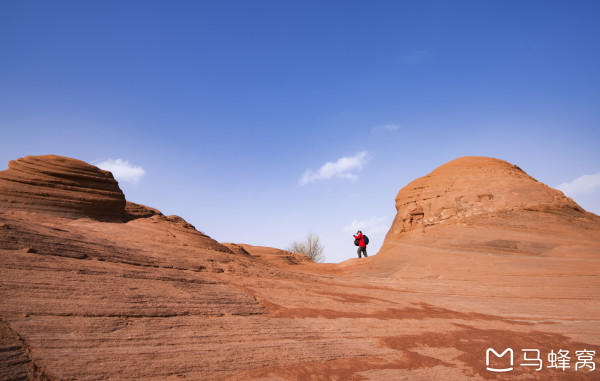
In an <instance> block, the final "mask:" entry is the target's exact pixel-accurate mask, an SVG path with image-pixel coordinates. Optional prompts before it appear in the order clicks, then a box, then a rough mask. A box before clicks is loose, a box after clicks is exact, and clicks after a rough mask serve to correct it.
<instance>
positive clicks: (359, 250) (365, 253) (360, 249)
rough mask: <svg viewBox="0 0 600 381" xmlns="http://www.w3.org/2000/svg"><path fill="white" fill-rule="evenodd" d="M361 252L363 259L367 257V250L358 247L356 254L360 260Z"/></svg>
mask: <svg viewBox="0 0 600 381" xmlns="http://www.w3.org/2000/svg"><path fill="white" fill-rule="evenodd" d="M361 251H362V253H363V254H364V255H365V257H368V255H367V248H366V247H365V246H359V247H358V250H356V252H357V253H358V257H359V258H360V257H361V256H360V252H361Z"/></svg>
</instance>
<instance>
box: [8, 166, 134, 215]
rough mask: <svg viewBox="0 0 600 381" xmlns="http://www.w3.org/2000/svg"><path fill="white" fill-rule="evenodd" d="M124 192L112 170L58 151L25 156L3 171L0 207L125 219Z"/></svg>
mask: <svg viewBox="0 0 600 381" xmlns="http://www.w3.org/2000/svg"><path fill="white" fill-rule="evenodd" d="M124 208H125V196H124V195H123V192H122V191H121V189H120V188H119V184H118V183H117V181H116V180H115V179H114V177H113V175H112V173H110V172H109V171H104V170H102V169H100V168H98V167H95V166H93V165H90V164H88V163H85V162H83V161H81V160H76V159H71V158H68V157H62V156H56V155H43V156H26V157H23V158H20V159H17V160H12V161H10V162H9V163H8V169H7V170H5V171H0V211H7V210H25V211H32V212H45V213H51V214H55V215H58V216H61V217H69V218H81V217H90V218H94V219H97V220H101V221H122V220H123V211H124Z"/></svg>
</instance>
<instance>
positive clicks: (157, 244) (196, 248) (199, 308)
mask: <svg viewBox="0 0 600 381" xmlns="http://www.w3.org/2000/svg"><path fill="white" fill-rule="evenodd" d="M39 165H40V166H42V167H45V166H48V164H47V163H44V164H42V163H40V164H39ZM452 179H454V180H452ZM467 180H469V181H467ZM61 181H63V180H60V181H59V183H61ZM419 181H420V183H418V184H420V185H418V186H413V185H414V184H415V183H411V184H413V185H411V186H410V187H407V188H405V189H404V190H402V191H401V192H400V194H399V198H398V200H399V205H400V208H399V214H398V218H397V219H396V221H395V222H394V226H393V227H392V229H391V230H390V234H388V237H387V239H386V241H385V244H384V247H383V249H382V251H381V252H380V253H379V254H378V255H374V256H370V257H369V258H363V259H360V260H359V259H356V258H354V259H351V260H348V261H346V262H345V263H342V264H335V265H334V264H315V263H312V262H307V261H305V260H304V259H303V258H301V257H299V254H292V253H289V252H285V251H281V250H278V249H273V248H267V247H259V246H250V245H242V244H220V243H218V242H216V241H215V240H213V239H211V238H210V237H208V236H206V235H205V234H203V233H201V232H199V231H197V230H196V229H195V228H194V227H193V226H192V225H190V224H189V223H187V222H185V221H184V220H183V219H181V218H179V217H176V216H164V215H163V214H162V213H161V212H160V211H158V210H156V209H152V208H149V207H146V206H143V205H138V204H133V203H128V204H127V207H126V211H125V212H126V216H125V218H124V219H125V220H126V221H128V222H126V223H105V222H101V221H97V220H94V219H89V218H82V219H73V218H72V217H73V215H74V214H73V213H75V215H80V214H77V213H79V212H77V210H78V209H76V210H75V212H69V213H65V210H69V211H70V209H68V208H72V204H71V203H68V202H61V203H60V204H58V205H60V206H61V208H57V206H56V205H54V204H51V205H45V206H44V207H43V208H40V207H39V205H38V204H39V202H40V201H39V200H37V199H35V198H32V199H31V200H32V201H31V205H28V201H27V200H22V202H23V204H24V205H22V206H23V207H22V208H21V209H23V210H15V209H13V208H8V209H6V208H5V209H0V379H77V380H85V379H175V378H188V379H239V380H247V379H290V380H304V379H338V380H342V379H344V380H346V379H348V380H349V379H364V380H382V379H385V380H388V379H389V380H395V379H408V380H413V379H414V380H441V379H443V380H484V379H543V380H559V379H577V380H596V379H598V367H597V365H598V364H597V354H598V353H600V331H599V330H598V327H599V326H600V298H599V297H598V292H597V291H598V290H599V289H600V283H599V277H598V273H599V271H600V255H599V253H600V234H599V232H600V223H599V222H598V217H597V216H594V215H592V214H590V213H587V212H584V211H582V210H581V209H580V208H578V207H577V206H576V205H575V204H574V203H572V201H570V200H569V199H566V198H564V196H562V194H560V193H559V192H557V191H554V190H552V189H550V188H548V187H546V186H544V185H543V184H539V183H537V182H535V180H533V179H531V178H530V177H528V176H527V175H526V174H524V173H523V172H522V171H520V170H518V169H517V168H515V167H513V166H512V165H510V164H508V163H505V162H502V161H499V160H495V159H486V158H465V159H459V160H457V161H454V162H452V163H449V164H448V165H447V166H443V167H441V168H440V169H439V170H436V171H434V172H433V173H432V174H431V175H429V177H427V178H423V179H419V180H417V181H416V182H419ZM61 184H62V183H61ZM419 187H423V188H422V189H420V190H415V188H419ZM2 189H4V188H2ZM432 189H433V190H432ZM92 193H93V192H92ZM2 194H4V193H2ZM30 194H35V193H30ZM66 194H69V193H68V192H67V193H66ZM74 194H78V193H74ZM487 194H491V195H492V196H489V197H479V196H480V195H487ZM438 196H439V197H438ZM3 197H6V196H3ZM36 197H40V198H41V199H42V200H45V201H48V200H46V199H44V198H43V197H41V196H36ZM403 200H404V201H403ZM4 205H6V204H5V203H4ZM75 205H77V203H75ZM65 206H67V207H68V208H67V209H64V208H65ZM51 207H54V208H51ZM55 209H58V210H59V214H65V215H67V216H68V218H65V217H60V216H58V215H57V214H56V213H55ZM49 212H50V213H49ZM352 248H353V246H350V247H349V252H350V253H352V251H353V249H352ZM489 347H492V348H494V349H496V350H498V351H502V350H503V349H505V348H509V347H510V348H513V349H514V351H515V358H514V363H515V367H514V370H513V371H511V372H510V373H509V374H504V375H500V376H498V374H496V373H493V372H490V371H488V370H486V364H485V360H486V357H485V353H486V349H487V348H489ZM523 348H535V349H539V350H540V351H541V358H542V359H543V362H544V368H543V369H542V370H540V371H536V370H535V369H533V368H532V367H524V366H520V363H521V362H522V359H523V357H522V356H523V354H522V352H521V349H523ZM559 349H566V350H569V351H570V354H571V356H572V357H571V359H572V361H571V368H569V369H566V370H565V371H562V370H558V369H551V368H548V367H547V366H548V363H547V361H546V359H547V356H548V354H549V353H550V351H551V350H553V351H554V352H555V353H556V352H557V351H558V350H559ZM583 349H586V350H593V351H596V357H595V360H596V361H595V362H596V370H595V371H593V372H590V371H588V370H587V369H583V370H582V369H580V370H578V371H576V370H575V369H574V368H575V361H576V357H575V355H574V353H575V351H581V350H583Z"/></svg>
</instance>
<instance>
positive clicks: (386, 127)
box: [372, 124, 400, 132]
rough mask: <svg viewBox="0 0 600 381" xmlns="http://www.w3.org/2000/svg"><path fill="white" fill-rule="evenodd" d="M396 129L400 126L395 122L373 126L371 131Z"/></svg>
mask: <svg viewBox="0 0 600 381" xmlns="http://www.w3.org/2000/svg"><path fill="white" fill-rule="evenodd" d="M398 129H400V126H398V125H397V124H385V125H383V126H377V127H373V129H372V131H373V132H378V131H396V130H398Z"/></svg>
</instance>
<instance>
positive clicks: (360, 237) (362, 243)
mask: <svg viewBox="0 0 600 381" xmlns="http://www.w3.org/2000/svg"><path fill="white" fill-rule="evenodd" d="M354 238H355V239H357V240H358V246H362V247H367V245H365V237H364V236H363V233H358V235H355V236H354Z"/></svg>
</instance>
